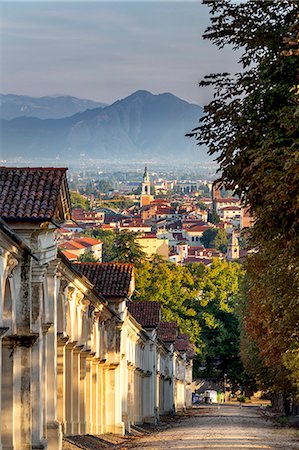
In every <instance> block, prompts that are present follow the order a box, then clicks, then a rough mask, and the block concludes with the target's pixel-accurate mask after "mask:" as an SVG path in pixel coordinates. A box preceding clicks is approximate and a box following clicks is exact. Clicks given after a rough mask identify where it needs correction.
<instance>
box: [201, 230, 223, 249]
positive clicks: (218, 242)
mask: <svg viewBox="0 0 299 450" xmlns="http://www.w3.org/2000/svg"><path fill="white" fill-rule="evenodd" d="M200 240H201V242H202V243H203V245H204V246H205V248H216V249H217V250H220V251H222V252H226V251H227V245H228V238H227V233H226V231H225V230H223V229H222V228H209V229H208V230H206V231H204V232H203V235H202V237H201V238H200Z"/></svg>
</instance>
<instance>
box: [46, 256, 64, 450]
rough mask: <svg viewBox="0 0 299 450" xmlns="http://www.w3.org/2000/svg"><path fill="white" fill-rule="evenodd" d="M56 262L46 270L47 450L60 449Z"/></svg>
mask: <svg viewBox="0 0 299 450" xmlns="http://www.w3.org/2000/svg"><path fill="white" fill-rule="evenodd" d="M56 271H57V260H54V261H52V262H51V263H50V264H49V266H48V269H47V291H48V292H47V294H48V295H47V311H46V317H45V320H46V322H47V323H46V324H44V325H43V327H44V328H45V326H46V328H47V330H46V336H45V346H46V362H45V368H46V370H45V373H46V379H47V384H46V391H47V400H46V401H47V407H46V433H47V440H48V450H60V449H61V448H62V431H61V424H60V423H59V422H58V420H57V296H58V290H57V275H56Z"/></svg>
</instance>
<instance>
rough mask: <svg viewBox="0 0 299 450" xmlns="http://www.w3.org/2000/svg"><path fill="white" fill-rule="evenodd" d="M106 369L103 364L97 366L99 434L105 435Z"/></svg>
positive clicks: (107, 406)
mask: <svg viewBox="0 0 299 450" xmlns="http://www.w3.org/2000/svg"><path fill="white" fill-rule="evenodd" d="M106 372H107V371H106V367H105V363H104V364H101V365H99V379H100V386H99V389H98V404H99V426H98V430H99V433H100V434H102V433H106V410H107V408H109V405H107V404H106Z"/></svg>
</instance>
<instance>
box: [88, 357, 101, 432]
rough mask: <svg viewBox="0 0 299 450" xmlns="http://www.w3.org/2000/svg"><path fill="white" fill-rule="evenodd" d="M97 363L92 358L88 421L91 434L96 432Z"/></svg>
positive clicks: (97, 406)
mask: <svg viewBox="0 0 299 450" xmlns="http://www.w3.org/2000/svg"><path fill="white" fill-rule="evenodd" d="M98 369H99V365H98V361H97V359H93V361H92V365H91V379H92V398H91V403H92V408H91V409H92V416H91V417H92V420H91V422H90V428H91V430H90V432H91V433H93V434H96V433H97V432H98V408H99V405H98V397H97V393H98V389H99V382H98V375H99V371H98Z"/></svg>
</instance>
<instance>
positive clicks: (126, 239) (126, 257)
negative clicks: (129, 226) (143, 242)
mask: <svg viewBox="0 0 299 450" xmlns="http://www.w3.org/2000/svg"><path fill="white" fill-rule="evenodd" d="M136 237H137V233H134V232H131V231H121V232H120V233H118V234H116V236H115V240H114V244H113V252H114V255H115V256H114V258H113V260H114V261H117V262H123V263H133V264H135V265H138V264H140V263H141V262H142V261H144V260H145V259H146V254H145V253H144V251H143V250H142V248H141V246H140V244H139V243H138V242H136Z"/></svg>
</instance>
